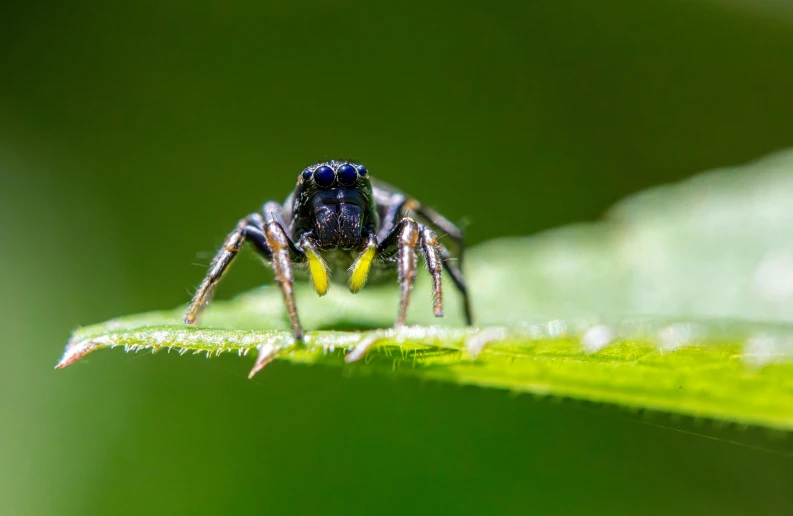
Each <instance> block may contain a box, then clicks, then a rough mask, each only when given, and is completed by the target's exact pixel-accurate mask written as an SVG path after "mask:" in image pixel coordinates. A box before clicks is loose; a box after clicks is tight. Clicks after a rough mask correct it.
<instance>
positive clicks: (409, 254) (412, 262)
mask: <svg viewBox="0 0 793 516" xmlns="http://www.w3.org/2000/svg"><path fill="white" fill-rule="evenodd" d="M418 243H419V225H418V224H417V223H416V221H415V220H413V219H411V218H410V217H405V218H403V219H402V220H400V221H399V223H398V224H397V225H396V227H395V228H394V230H393V231H391V233H389V234H388V235H387V236H386V237H385V238H384V239H383V241H382V243H381V244H380V245H379V246H378V247H377V254H378V256H385V257H390V256H393V255H394V254H396V256H397V275H398V278H399V314H398V315H397V320H396V326H397V327H400V326H404V325H405V317H406V316H407V309H408V301H409V300H410V291H411V290H413V282H414V280H415V279H416V259H417V256H416V246H417V245H418Z"/></svg>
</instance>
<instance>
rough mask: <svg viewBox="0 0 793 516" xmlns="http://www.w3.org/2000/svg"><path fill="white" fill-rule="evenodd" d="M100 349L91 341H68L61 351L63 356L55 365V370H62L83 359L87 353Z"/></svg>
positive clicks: (98, 344) (97, 344)
mask: <svg viewBox="0 0 793 516" xmlns="http://www.w3.org/2000/svg"><path fill="white" fill-rule="evenodd" d="M99 347H101V344H100V343H98V342H94V341H92V340H82V341H77V342H75V341H70V342H69V343H68V344H67V345H66V349H65V350H64V351H63V356H62V357H61V359H60V361H59V362H58V363H57V364H56V365H55V369H63V368H64V367H66V366H70V365H72V364H73V363H75V362H77V361H78V360H80V359H81V358H83V357H84V356H85V355H87V354H88V353H90V352H92V351H94V350H95V349H97V348H99Z"/></svg>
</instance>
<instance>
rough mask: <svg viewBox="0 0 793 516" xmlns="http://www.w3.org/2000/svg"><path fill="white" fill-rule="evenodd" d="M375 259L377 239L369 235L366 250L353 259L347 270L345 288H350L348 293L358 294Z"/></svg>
mask: <svg viewBox="0 0 793 516" xmlns="http://www.w3.org/2000/svg"><path fill="white" fill-rule="evenodd" d="M376 257H377V238H375V236H374V235H369V239H368V241H367V244H366V249H364V250H363V252H361V254H359V255H358V258H356V259H355V261H354V262H353V264H352V265H351V266H350V269H349V270H348V273H349V278H348V280H347V286H348V287H350V292H358V291H359V290H361V287H363V286H364V284H365V283H366V279H367V278H368V277H369V269H370V268H371V267H372V262H373V261H374V259H375V258H376Z"/></svg>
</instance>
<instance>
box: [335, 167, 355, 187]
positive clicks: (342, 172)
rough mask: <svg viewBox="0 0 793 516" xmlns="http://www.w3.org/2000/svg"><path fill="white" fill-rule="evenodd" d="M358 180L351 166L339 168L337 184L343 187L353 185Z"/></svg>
mask: <svg viewBox="0 0 793 516" xmlns="http://www.w3.org/2000/svg"><path fill="white" fill-rule="evenodd" d="M357 179H358V172H357V171H356V170H355V167H353V166H352V165H342V166H340V167H339V183H341V184H343V185H354V184H355V181H356V180H357Z"/></svg>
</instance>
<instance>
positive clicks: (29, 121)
mask: <svg viewBox="0 0 793 516" xmlns="http://www.w3.org/2000/svg"><path fill="white" fill-rule="evenodd" d="M791 63H793V10H792V9H790V7H789V5H788V4H787V3H786V2H783V1H774V0H752V1H751V2H750V1H749V0H729V1H728V0H724V1H719V0H686V1H683V0H680V1H674V0H669V1H647V2H632V1H627V0H604V1H600V2H591V1H587V0H574V1H571V2H551V1H545V0H542V1H531V2H529V1H516V2H448V3H443V2H430V3H427V2H414V1H405V2H400V3H398V4H387V3H379V4H373V3H370V2H362V1H353V0H350V1H337V2H330V1H319V2H313V3H311V4H297V3H288V2H228V3H220V2H195V1H190V2H187V1H179V0H177V1H171V2H135V3H132V2H129V3H127V2H99V1H96V0H87V1H72V2H37V3H31V2H21V1H18V2H14V1H11V2H6V3H4V5H3V6H2V7H0V285H2V292H3V296H2V302H1V303H2V304H1V305H0V308H1V309H0V335H2V342H0V344H1V345H2V358H0V414H2V422H1V423H0V513H2V514H13V515H28V514H30V515H39V514H43V515H50V514H55V515H69V514H76V515H84V514H226V513H237V512H240V513H241V512H243V511H244V512H247V513H262V514H289V513H295V514H312V513H326V514H337V513H338V514H341V513H345V514H358V513H360V514H364V513H370V514H371V513H389V514H405V513H441V512H443V513H446V512H449V513H452V512H455V513H478V514H482V513H497V514H526V513H535V514H550V513H558V514H563V513H566V514H570V513H577V514H585V513H589V514H669V513H684V514H696V513H699V514H705V513H720V514H790V513H791V512H792V511H793V489H791V482H793V480H791V479H793V459H791V458H790V456H787V455H785V454H784V453H782V452H774V451H763V450H760V449H756V448H749V447H747V445H748V446H760V447H762V448H763V449H766V450H768V449H771V450H773V449H776V448H779V446H780V443H783V442H785V441H786V440H788V439H789V438H788V437H787V436H785V435H780V434H773V435H767V434H765V433H763V432H760V431H757V430H751V429H749V430H745V429H740V428H733V427H725V428H722V427H719V426H716V425H713V424H711V423H705V424H702V425H699V426H698V425H697V424H696V423H695V422H692V421H689V420H686V419H683V420H674V419H670V418H668V417H664V416H655V417H654V418H653V419H651V420H648V419H646V418H643V417H640V416H638V415H636V414H631V413H627V412H624V411H621V410H617V409H613V408H608V407H598V406H591V405H584V404H581V403H578V402H570V401H561V402H560V401H558V400H557V401H554V400H547V399H535V398H532V397H530V396H519V397H515V396H512V395H510V394H508V393H504V392H500V391H488V390H481V389H475V388H459V387H455V386H451V385H438V384H433V383H420V382H417V381H412V380H406V379H399V380H396V379H393V378H389V377H379V376H376V377H368V376H367V377H361V376H354V377H349V376H348V375H346V374H345V372H344V369H343V368H333V369H325V368H322V367H312V368H308V367H300V366H291V365H288V364H282V363H276V364H274V365H272V366H269V367H268V369H267V370H266V371H265V372H264V373H263V374H260V375H259V376H258V377H257V378H256V380H255V381H249V380H247V379H246V378H245V376H246V373H247V370H248V368H249V367H250V365H251V358H247V359H239V358H236V357H221V358H218V359H214V360H211V361H209V360H206V359H205V358H203V357H192V356H184V357H177V356H174V355H166V354H160V355H156V356H152V355H151V354H140V355H137V356H127V355H125V354H123V353H121V352H119V351H116V352H103V353H98V354H96V355H93V356H91V357H89V358H88V359H86V360H84V361H83V362H81V363H80V364H78V365H76V366H73V367H71V368H69V369H67V370H64V371H57V372H54V371H53V370H52V366H53V365H54V364H55V362H56V360H57V359H58V358H59V356H60V352H61V350H62V348H63V345H64V344H65V342H66V339H67V338H68V335H69V333H70V331H71V330H72V329H73V328H75V327H77V326H79V325H81V324H88V323H94V322H99V321H102V320H105V319H108V318H111V317H114V316H118V315H121V314H126V313H133V312H137V311H145V310H151V309H159V308H170V307H172V306H176V305H178V304H181V303H185V302H186V301H187V300H188V299H189V296H190V293H191V292H192V289H193V287H194V286H195V285H196V284H197V283H198V281H199V280H200V279H201V277H202V275H203V272H204V267H205V266H206V264H207V263H208V262H209V260H210V258H211V255H212V253H213V252H214V250H215V249H216V247H217V246H218V245H219V243H220V242H221V241H222V239H223V237H224V236H225V234H226V233H227V232H228V230H229V229H230V228H231V227H232V226H233V225H234V223H235V222H236V221H237V220H238V219H239V218H240V217H241V216H243V215H245V214H247V213H249V212H251V211H253V210H255V209H257V208H258V207H259V206H260V205H261V204H262V203H263V202H264V201H266V200H269V199H278V200H280V199H282V198H283V197H285V196H286V194H287V193H288V191H289V189H290V188H291V187H292V186H293V185H294V182H295V178H296V176H297V174H298V172H299V171H300V170H301V168H302V167H303V166H304V165H306V164H309V163H311V162H314V161H317V160H321V159H327V158H331V157H351V158H355V159H357V160H360V161H362V162H363V163H365V164H366V165H367V166H368V167H369V169H370V171H371V172H372V173H373V174H374V175H376V176H377V177H380V178H382V179H385V180H387V181H389V182H392V183H394V184H397V185H399V186H400V187H402V188H403V189H404V190H406V191H408V192H411V193H413V194H414V195H416V196H418V197H419V198H421V199H422V200H424V201H425V202H427V203H428V204H432V205H434V206H435V207H437V208H438V209H439V210H440V211H442V212H444V213H445V214H447V215H448V216H449V217H450V218H451V219H452V220H458V221H466V222H467V223H468V235H469V240H470V242H471V243H476V242H481V241H483V240H486V239H489V238H492V237H496V236H501V235H523V234H530V233H533V232H536V231H540V230H543V229H546V228H550V227H554V226H558V225H561V224H566V223H570V222H574V221H581V220H592V219H595V218H597V217H598V216H600V215H601V214H602V213H603V212H604V211H605V210H606V209H607V208H608V206H609V205H610V204H612V203H613V202H614V201H616V200H618V199H619V198H621V197H623V196H625V195H627V194H629V193H631V192H635V191H637V190H640V189H642V188H645V187H648V186H652V185H655V184H659V183H663V182H667V181H672V180H676V179H680V178H683V177H686V176H689V175H692V174H693V173H696V172H698V171H701V170H704V169H708V168H714V167H718V166H723V165H731V164H736V163H740V162H743V161H746V160H750V159H753V158H755V157H758V156H761V155H763V154H766V153H768V152H770V151H773V150H776V149H779V148H782V147H787V146H790V145H793V100H792V99H793V98H792V97H791V92H793V67H792V66H791ZM268 279H269V273H268V272H267V271H266V270H263V268H262V267H260V265H259V263H258V261H257V260H256V259H255V258H254V257H253V256H252V255H246V256H245V257H243V258H242V259H241V260H240V263H238V264H236V265H235V267H234V270H233V273H232V274H231V275H229V276H228V278H227V280H226V281H225V282H224V284H223V287H222V288H221V289H220V292H219V295H218V296H219V297H229V296H232V295H233V294H234V293H235V292H239V291H241V290H244V289H246V288H250V287H254V286H257V285H260V284H262V283H265V282H267V281H268ZM330 308H331V307H329V309H330ZM656 425H657V426H656ZM688 432H693V433H688ZM699 434H705V435H707V436H710V437H715V438H716V439H710V438H708V437H703V436H702V435H699ZM727 441H735V442H737V443H738V444H735V443H731V442H727ZM788 444H789V442H788ZM783 447H784V446H783Z"/></svg>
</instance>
